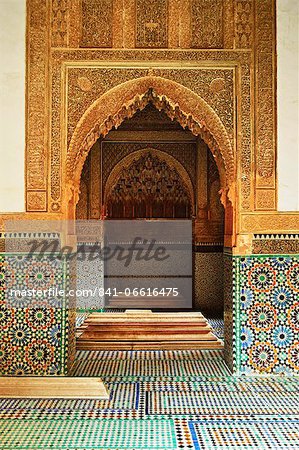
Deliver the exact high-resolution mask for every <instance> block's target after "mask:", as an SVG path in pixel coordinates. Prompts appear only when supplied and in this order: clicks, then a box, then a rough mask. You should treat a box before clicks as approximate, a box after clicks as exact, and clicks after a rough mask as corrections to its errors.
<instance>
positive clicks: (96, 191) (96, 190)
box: [89, 141, 101, 219]
mask: <svg viewBox="0 0 299 450" xmlns="http://www.w3.org/2000/svg"><path fill="white" fill-rule="evenodd" d="M89 202H90V205H89V217H90V218H91V219H99V218H100V216H101V145H100V143H99V141H97V142H96V143H95V144H94V146H93V147H92V149H91V151H90V199H89Z"/></svg>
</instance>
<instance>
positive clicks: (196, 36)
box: [191, 0, 223, 48]
mask: <svg viewBox="0 0 299 450" xmlns="http://www.w3.org/2000/svg"><path fill="white" fill-rule="evenodd" d="M191 33H192V40H191V47H192V48H223V0H191Z"/></svg>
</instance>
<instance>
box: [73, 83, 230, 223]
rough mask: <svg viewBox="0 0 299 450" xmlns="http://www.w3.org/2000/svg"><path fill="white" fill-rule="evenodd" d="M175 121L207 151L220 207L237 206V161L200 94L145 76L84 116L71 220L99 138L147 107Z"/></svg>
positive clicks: (77, 140) (77, 137) (76, 144)
mask: <svg viewBox="0 0 299 450" xmlns="http://www.w3.org/2000/svg"><path fill="white" fill-rule="evenodd" d="M150 102H151V103H153V104H154V106H155V107H156V108H157V109H159V110H163V111H164V112H165V113H166V114H167V115H168V116H169V117H170V118H171V119H176V120H177V121H178V122H179V123H180V124H181V125H182V126H183V127H184V128H188V129H189V130H190V131H191V132H192V133H193V134H194V135H195V136H200V137H201V138H202V139H203V140H204V141H205V142H206V144H207V145H208V146H209V148H210V150H211V151H212V153H213V156H214V158H215V160H216V163H217V167H218V170H219V175H220V182H221V191H222V203H223V204H224V205H225V203H226V201H227V198H229V200H230V203H232V205H234V203H235V201H234V199H235V177H236V175H235V171H236V169H235V166H236V165H235V158H234V153H233V149H232V144H231V141H230V139H229V136H228V133H227V131H226V129H225V127H224V125H223V123H222V121H221V120H220V118H219V116H218V115H217V114H216V112H215V111H214V110H213V109H212V108H211V107H210V106H209V105H208V103H207V102H206V101H205V100H203V99H202V98H201V97H200V96H199V95H197V94H196V93H195V92H193V91H191V90H190V89H188V88H186V87H185V86H182V85H181V84H179V83H176V82H174V81H171V80H168V79H166V78H162V77H152V76H149V77H143V78H137V79H135V80H131V81H127V82H125V83H122V84H120V85H118V86H116V87H114V88H112V89H110V90H109V91H107V92H106V93H105V94H103V95H102V96H101V97H99V98H98V99H97V100H96V101H95V102H94V103H93V104H92V105H91V106H90V107H89V108H88V109H87V110H86V112H85V113H84V115H83V116H82V118H81V119H80V121H79V122H78V124H77V126H76V129H75V131H74V133H73V136H72V139H71V142H70V146H69V149H68V153H67V180H66V185H67V195H68V199H69V211H68V216H69V217H70V218H73V217H74V216H75V208H74V207H75V205H76V203H77V202H78V199H79V187H80V177H81V172H82V168H83V165H84V162H85V160H86V158H87V155H88V153H89V151H90V149H91V147H92V146H93V144H94V143H95V142H96V141H97V139H98V138H99V137H100V136H103V137H104V136H106V135H107V133H108V132H109V131H110V130H111V129H112V128H113V127H115V128H117V127H118V126H119V125H120V124H121V123H122V122H123V121H124V119H126V118H130V117H132V116H133V115H134V114H135V112H137V111H138V110H142V109H143V108H145V106H146V105H147V104H149V103H150Z"/></svg>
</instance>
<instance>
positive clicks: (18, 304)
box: [0, 254, 75, 375]
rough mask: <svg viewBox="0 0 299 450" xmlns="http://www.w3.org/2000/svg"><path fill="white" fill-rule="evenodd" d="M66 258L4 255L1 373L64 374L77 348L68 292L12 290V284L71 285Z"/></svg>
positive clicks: (28, 286) (0, 273)
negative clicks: (69, 283) (57, 293)
mask: <svg viewBox="0 0 299 450" xmlns="http://www.w3.org/2000/svg"><path fill="white" fill-rule="evenodd" d="M68 280H69V273H68V268H67V267H66V262H65V261H60V260H58V259H57V258H55V259H53V258H49V257H48V256H46V255H45V256H34V255H32V256H28V255H26V254H5V255H4V254H3V255H0V375H62V374H65V373H66V372H67V368H68V365H69V364H70V360H71V359H72V357H71V354H74V344H75V339H74V324H75V316H72V314H71V310H70V309H69V305H68V304H66V299H65V297H64V296H59V295H53V296H51V298H49V297H44V296H43V295H41V296H39V297H34V296H33V295H32V296H29V295H27V296H21V295H19V296H18V294H11V289H14V290H20V291H22V290H24V291H25V290H26V291H27V292H29V291H32V290H33V289H36V290H40V291H41V292H43V293H44V292H46V291H47V290H48V289H50V288H51V287H53V288H57V290H60V289H64V290H66V286H67V283H68V282H69V281H68Z"/></svg>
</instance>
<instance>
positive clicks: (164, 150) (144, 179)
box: [76, 103, 225, 338]
mask: <svg viewBox="0 0 299 450" xmlns="http://www.w3.org/2000/svg"><path fill="white" fill-rule="evenodd" d="M220 189H221V185H220V177H219V172H218V168H217V165H216V162H215V159H214V157H213V155H212V152H211V151H210V149H209V147H208V145H207V144H206V143H205V142H204V141H203V140H202V138H201V137H199V136H194V135H193V134H192V133H191V131H190V130H188V129H186V128H183V127H182V126H181V125H180V123H179V122H177V121H176V120H172V119H170V118H169V117H168V115H167V114H166V113H165V112H164V111H163V110H158V109H157V108H156V107H155V106H154V105H153V104H152V103H149V104H148V105H147V106H146V107H145V108H144V109H142V110H138V111H137V112H136V113H135V114H134V115H133V116H132V117H131V118H127V119H125V120H124V121H123V122H122V124H121V125H120V126H119V127H118V128H117V129H115V128H112V130H111V131H110V132H109V133H108V134H107V135H106V137H105V138H99V139H98V140H97V142H96V143H95V144H94V145H93V147H92V148H91V150H90V152H89V155H88V157H87V159H86V161H85V164H84V167H83V171H82V175H81V182H80V197H79V201H78V203H77V208H76V218H77V219H79V220H82V219H83V220H84V219H101V220H111V219H113V220H161V219H162V220H165V221H172V220H180V219H182V220H184V219H191V220H192V227H193V232H192V234H193V236H192V240H193V270H192V277H193V293H192V309H191V310H190V311H192V312H194V313H200V314H203V315H204V316H205V317H207V318H208V319H209V320H210V323H212V324H213V326H214V327H215V328H216V329H217V334H218V336H219V337H221V338H222V337H223V310H224V305H223V303H224V302H223V296H224V294H223V272H224V269H223V247H224V215H225V214H224V208H223V205H222V203H221V200H220ZM104 272H105V268H104ZM137 304H138V305H139V308H138V309H146V306H145V304H142V303H140V302H139V303H135V304H133V306H132V309H136V305H137ZM108 306H109V307H110V308H111V306H112V310H113V311H114V312H116V311H118V312H120V313H121V312H122V309H121V308H120V306H121V304H120V303H118V304H117V303H114V305H113V304H112V305H111V304H110V305H108ZM113 306H114V308H113ZM109 307H108V308H107V306H106V311H110V310H111V309H110V308H109ZM117 307H118V308H117ZM171 310H172V308H171V307H170V308H169V312H171ZM156 311H159V308H157V309H156ZM176 311H180V312H181V313H183V312H184V311H183V310H180V309H176Z"/></svg>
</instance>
